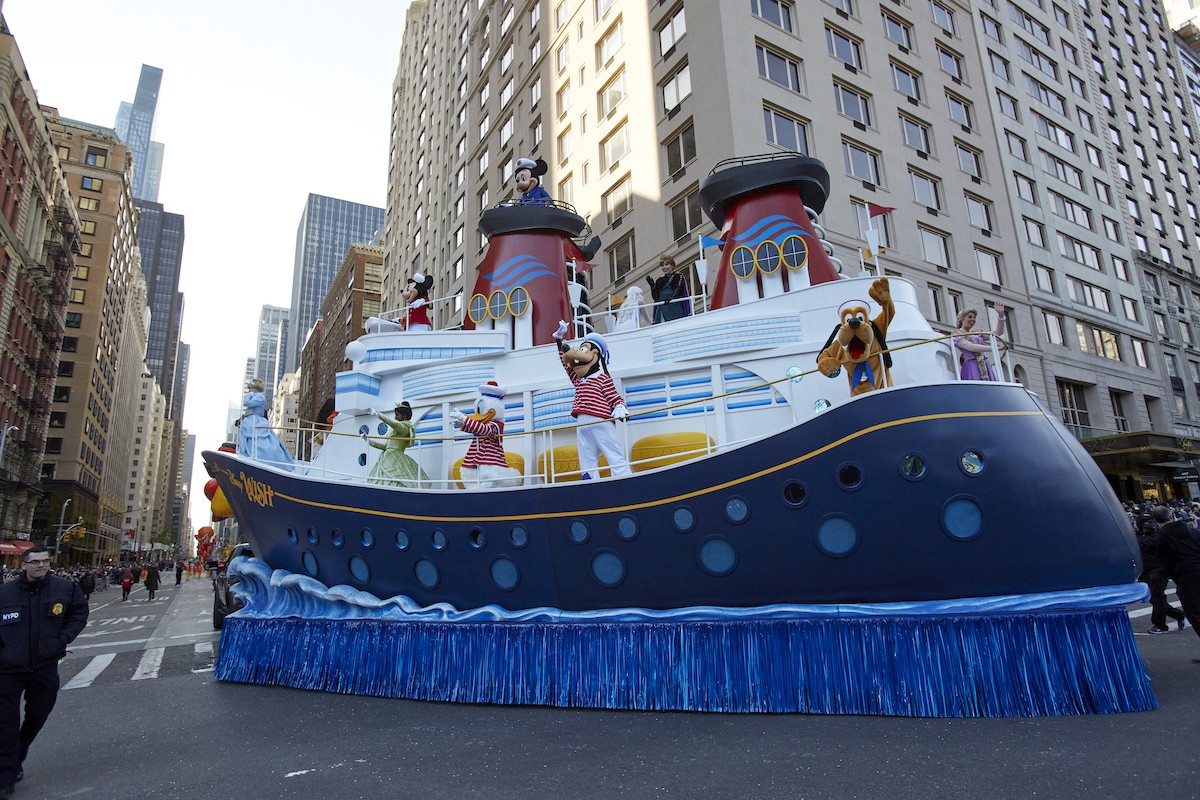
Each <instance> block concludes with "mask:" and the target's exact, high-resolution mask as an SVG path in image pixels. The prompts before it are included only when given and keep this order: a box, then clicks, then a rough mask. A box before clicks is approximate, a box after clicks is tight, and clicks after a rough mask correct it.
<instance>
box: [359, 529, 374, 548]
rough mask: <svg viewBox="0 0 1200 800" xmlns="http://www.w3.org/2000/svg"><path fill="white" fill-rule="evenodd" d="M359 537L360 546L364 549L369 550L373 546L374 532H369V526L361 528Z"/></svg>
mask: <svg viewBox="0 0 1200 800" xmlns="http://www.w3.org/2000/svg"><path fill="white" fill-rule="evenodd" d="M359 538H360V539H361V540H362V546H363V547H365V548H366V549H368V550H370V549H371V548H372V547H374V546H375V534H373V533H371V529H370V528H363V529H362V533H361V534H359Z"/></svg>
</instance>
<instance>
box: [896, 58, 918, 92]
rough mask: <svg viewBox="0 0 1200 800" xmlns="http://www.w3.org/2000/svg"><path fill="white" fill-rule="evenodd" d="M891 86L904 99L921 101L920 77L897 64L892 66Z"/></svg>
mask: <svg viewBox="0 0 1200 800" xmlns="http://www.w3.org/2000/svg"><path fill="white" fill-rule="evenodd" d="M892 86H893V87H894V88H895V89H896V91H898V92H900V94H902V95H905V96H906V97H909V98H911V99H913V100H917V101H919V100H920V99H921V77H920V76H919V75H918V74H917V73H915V72H912V71H911V70H909V69H907V68H906V67H902V66H900V65H899V64H892Z"/></svg>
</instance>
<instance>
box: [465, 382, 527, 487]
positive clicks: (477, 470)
mask: <svg viewBox="0 0 1200 800" xmlns="http://www.w3.org/2000/svg"><path fill="white" fill-rule="evenodd" d="M507 394H508V392H506V391H504V389H502V388H500V387H499V386H497V385H496V382H495V381H488V382H487V383H485V384H483V385H481V386H480V387H479V399H477V400H476V401H475V413H474V414H470V415H467V414H463V413H462V412H461V411H452V412H450V424H452V425H453V426H454V427H456V428H461V429H463V430H464V431H466V432H467V433H470V434H473V435H474V437H475V438H474V439H472V440H471V445H470V446H469V447H468V448H467V455H466V457H465V458H463V462H462V467H461V472H462V478H463V484H464V485H466V486H467V487H468V488H471V489H492V488H502V487H506V486H520V485H521V481H522V477H521V473H520V472H519V471H518V470H515V469H513V468H512V467H510V466H509V465H508V461H507V459H505V457H504V397H505V396H506V395H507Z"/></svg>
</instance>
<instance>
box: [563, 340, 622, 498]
mask: <svg viewBox="0 0 1200 800" xmlns="http://www.w3.org/2000/svg"><path fill="white" fill-rule="evenodd" d="M566 334H567V323H566V322H564V321H561V320H560V321H559V323H558V330H557V331H555V332H554V341H556V342H558V350H559V354H560V356H561V358H562V364H563V368H564V369H565V370H566V371H567V377H569V378H570V379H571V383H573V384H575V401H574V402H573V403H572V404H571V416H572V417H575V419H576V420H577V421H578V422H579V423H580V427H578V428H576V429H575V436H576V440H577V442H578V449H579V471H580V472H581V473H583V479H584V480H590V479H592V478H598V477H600V454H601V453H604V458H605V460H607V461H608V467H609V469H610V470H611V471H612V475H613V477H614V478H619V477H621V476H622V475H628V474H630V472H631V471H632V470H630V468H629V459H627V458H626V457H625V450H624V449H623V448H622V447H621V443H620V442H619V441H617V434H616V432H615V431H614V430H613V420H615V419H619V420H624V419H626V418H627V417H628V416H629V409H628V408H627V407H626V406H625V401H624V400H623V399H622V398H621V395H620V393H619V392H618V391H617V387H616V386H615V385H614V384H613V379H612V376H611V375H609V374H608V343H607V342H605V341H604V337H603V336H601V335H599V334H597V333H589V334H588V335H587V336H584V337H583V341H581V342H580V343H579V345H578V346H576V347H570V346H568V345H567V344H565V343H564V342H563V337H564V336H566ZM586 423H591V424H586Z"/></svg>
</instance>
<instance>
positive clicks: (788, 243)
mask: <svg viewBox="0 0 1200 800" xmlns="http://www.w3.org/2000/svg"><path fill="white" fill-rule="evenodd" d="M783 263H784V264H786V265H787V268H788V269H800V268H802V267H803V266H804V265H805V264H807V263H808V243H807V242H805V241H804V237H803V236H796V235H795V234H793V235H791V236H789V237H787V238H786V239H784V240H783Z"/></svg>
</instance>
